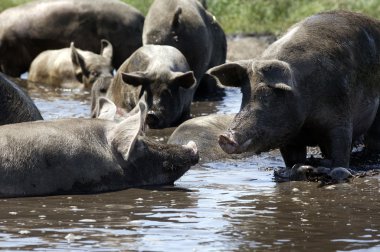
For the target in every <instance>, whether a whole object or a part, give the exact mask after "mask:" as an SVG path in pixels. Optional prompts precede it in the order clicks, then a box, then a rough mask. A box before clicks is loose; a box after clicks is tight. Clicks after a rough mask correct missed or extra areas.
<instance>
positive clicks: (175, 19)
mask: <svg viewBox="0 0 380 252" xmlns="http://www.w3.org/2000/svg"><path fill="white" fill-rule="evenodd" d="M181 14H182V8H181V7H178V8H177V9H176V11H175V13H174V16H173V21H172V26H173V28H177V27H178V26H179V25H180V23H181V21H180V17H181Z"/></svg>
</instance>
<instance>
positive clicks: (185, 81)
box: [173, 71, 197, 89]
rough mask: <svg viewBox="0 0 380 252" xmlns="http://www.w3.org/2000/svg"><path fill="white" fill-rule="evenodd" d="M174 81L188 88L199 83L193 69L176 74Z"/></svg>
mask: <svg viewBox="0 0 380 252" xmlns="http://www.w3.org/2000/svg"><path fill="white" fill-rule="evenodd" d="M173 83H176V84H178V85H179V86H180V87H182V88H185V89H188V88H191V87H193V86H194V85H195V84H196V83H197V80H196V79H195V76H194V73H193V71H188V72H186V73H178V74H176V76H175V77H174V80H173Z"/></svg>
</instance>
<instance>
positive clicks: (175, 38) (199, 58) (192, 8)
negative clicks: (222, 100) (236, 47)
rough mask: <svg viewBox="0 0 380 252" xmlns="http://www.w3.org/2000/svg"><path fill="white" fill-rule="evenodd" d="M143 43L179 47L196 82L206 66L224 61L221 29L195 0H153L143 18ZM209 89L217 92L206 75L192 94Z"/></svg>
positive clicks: (207, 93)
mask: <svg viewBox="0 0 380 252" xmlns="http://www.w3.org/2000/svg"><path fill="white" fill-rule="evenodd" d="M143 44H144V45H147V44H156V45H170V46H173V47H175V48H177V49H178V50H180V51H181V52H182V54H183V55H184V56H185V58H186V60H187V62H188V63H189V66H190V69H191V70H193V71H194V75H195V78H196V79H197V80H198V82H201V80H202V78H203V75H204V73H205V72H206V71H207V69H209V68H211V67H213V66H217V65H220V64H223V63H225V61H226V52H227V42H226V37H225V34H224V31H223V30H222V28H221V27H220V25H219V24H218V23H217V22H216V20H215V17H214V16H212V15H211V14H210V13H209V12H207V11H206V10H205V8H204V7H203V5H202V4H201V3H200V2H199V1H197V0H155V1H154V2H153V3H152V5H151V7H150V8H149V11H148V14H147V16H146V19H145V23H144V29H143ZM213 92H217V86H216V85H215V82H212V81H210V79H208V78H207V76H206V78H205V79H204V82H201V84H200V85H199V87H198V88H197V94H196V96H197V97H200V96H210V95H214V93H213Z"/></svg>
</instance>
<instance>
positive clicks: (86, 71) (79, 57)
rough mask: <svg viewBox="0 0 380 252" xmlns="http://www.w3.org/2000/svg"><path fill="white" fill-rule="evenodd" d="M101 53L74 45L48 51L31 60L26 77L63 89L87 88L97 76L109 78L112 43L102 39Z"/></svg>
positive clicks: (111, 69) (111, 68) (110, 74)
mask: <svg viewBox="0 0 380 252" xmlns="http://www.w3.org/2000/svg"><path fill="white" fill-rule="evenodd" d="M101 47H102V49H101V50H100V55H99V54H96V53H93V52H91V51H83V50H80V49H77V48H75V46H74V43H73V42H72V43H71V45H70V48H63V49H57V50H47V51H44V52H42V53H40V54H39V55H38V56H37V57H36V58H35V59H34V60H33V62H32V64H31V65H30V69H29V75H28V80H29V81H32V82H37V83H44V84H48V85H51V86H54V87H63V88H79V87H84V88H90V87H92V85H93V84H94V82H95V81H96V80H97V79H98V78H102V77H112V71H113V67H112V65H111V60H112V52H113V49H112V45H111V43H110V42H108V41H107V40H105V39H103V40H102V41H101Z"/></svg>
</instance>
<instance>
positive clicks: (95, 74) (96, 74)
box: [90, 71, 100, 77]
mask: <svg viewBox="0 0 380 252" xmlns="http://www.w3.org/2000/svg"><path fill="white" fill-rule="evenodd" d="M90 75H91V76H94V77H98V76H99V75H100V73H99V72H97V71H91V72H90Z"/></svg>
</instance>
